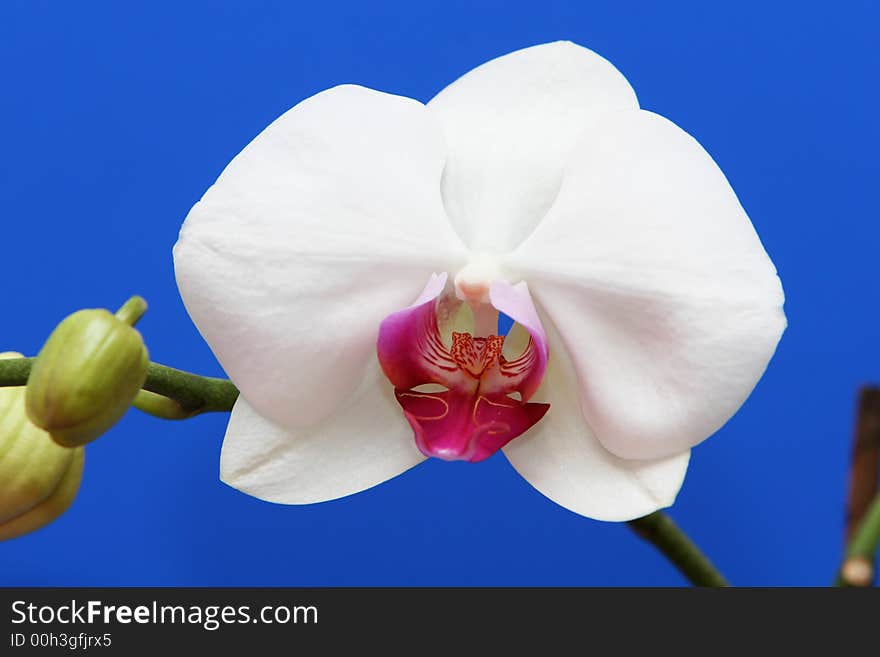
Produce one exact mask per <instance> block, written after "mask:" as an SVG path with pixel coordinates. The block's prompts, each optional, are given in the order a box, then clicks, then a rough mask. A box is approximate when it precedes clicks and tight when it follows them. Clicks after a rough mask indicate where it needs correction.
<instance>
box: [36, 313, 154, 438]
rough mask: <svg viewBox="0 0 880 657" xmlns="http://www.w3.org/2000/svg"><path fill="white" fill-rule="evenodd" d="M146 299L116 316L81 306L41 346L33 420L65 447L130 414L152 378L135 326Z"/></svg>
mask: <svg viewBox="0 0 880 657" xmlns="http://www.w3.org/2000/svg"><path fill="white" fill-rule="evenodd" d="M145 310H146V302H145V301H144V300H143V299H141V298H140V297H132V298H131V299H130V300H129V301H128V302H127V303H126V304H125V305H124V306H123V307H122V308H121V309H120V310H119V312H117V313H116V314H115V315H113V314H112V313H110V312H108V311H106V310H103V309H89V310H80V311H78V312H75V313H73V314H72V315H70V316H69V317H67V318H65V319H64V320H63V321H62V322H61V323H60V324H59V325H58V326H57V327H56V328H55V330H54V331H53V332H52V335H50V336H49V339H48V340H46V344H45V345H43V348H42V349H41V350H40V353H39V355H38V356H37V359H36V361H35V362H34V365H33V368H32V369H31V374H30V378H29V379H28V384H27V394H26V406H27V414H28V417H30V419H31V422H33V423H34V424H36V425H37V426H38V427H40V428H42V429H45V430H46V431H48V432H49V433H50V434H51V436H52V439H53V440H54V441H55V442H57V443H58V444H59V445H63V446H65V447H76V446H79V445H85V444H86V443H88V442H91V441H92V440H94V439H95V438H97V437H98V436H100V435H101V434H103V433H105V432H106V431H107V430H108V429H109V428H110V427H112V426H113V425H114V424H116V422H118V421H119V419H120V418H121V417H122V416H123V415H124V414H125V412H126V411H127V410H128V408H129V407H130V406H131V403H132V401H133V400H134V398H135V396H136V395H137V393H138V391H139V390H140V389H141V386H142V385H143V384H144V381H145V379H146V378H147V365H148V364H149V362H150V361H149V357H148V355H147V348H146V347H145V346H144V341H143V339H142V338H141V334H140V333H138V332H137V331H136V330H135V329H134V328H132V325H133V324H134V323H135V322H136V321H137V320H138V319H140V317H141V315H143V313H144V311H145Z"/></svg>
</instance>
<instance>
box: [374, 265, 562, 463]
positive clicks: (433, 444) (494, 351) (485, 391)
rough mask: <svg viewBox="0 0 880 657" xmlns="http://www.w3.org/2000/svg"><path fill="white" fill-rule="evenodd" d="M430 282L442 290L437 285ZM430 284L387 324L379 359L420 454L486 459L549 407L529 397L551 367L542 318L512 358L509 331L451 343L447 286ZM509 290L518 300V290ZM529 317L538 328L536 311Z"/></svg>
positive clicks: (456, 335) (457, 336)
mask: <svg viewBox="0 0 880 657" xmlns="http://www.w3.org/2000/svg"><path fill="white" fill-rule="evenodd" d="M438 280H439V278H438ZM442 282H444V283H445V277H443V278H442ZM432 284H433V285H434V287H435V288H438V287H439V289H434V290H431V287H432ZM432 284H429V288H428V289H426V292H425V293H424V294H423V295H422V299H420V301H419V302H417V304H416V305H414V306H411V307H410V308H407V309H405V310H402V311H400V312H398V313H394V314H393V315H389V316H388V317H387V318H386V319H385V321H383V323H382V326H381V328H380V331H379V340H378V344H377V347H378V356H379V362H380V363H381V365H382V369H383V371H384V372H385V375H386V376H387V377H388V379H389V380H390V381H391V383H392V384H393V385H394V394H395V398H396V399H397V401H398V403H399V404H400V406H401V408H402V409H403V414H404V416H405V417H406V419H407V420H408V421H409V424H410V426H411V427H412V429H413V433H414V435H415V441H416V445H417V446H418V448H419V449H420V450H421V451H422V453H424V454H425V455H427V456H434V457H438V458H441V459H445V460H464V461H482V460H483V459H485V458H488V457H489V456H491V455H492V454H494V453H495V452H497V451H498V450H499V449H501V448H502V447H504V445H506V444H507V443H509V442H510V441H511V440H513V439H514V438H516V437H517V436H519V435H521V434H522V433H524V432H525V431H527V430H528V429H529V428H530V427H532V426H533V425H534V424H535V423H536V422H538V421H539V420H540V419H541V418H542V417H543V416H544V414H545V413H546V412H547V410H548V409H549V408H550V406H549V404H542V403H531V402H528V399H529V397H530V396H531V395H532V394H533V393H534V391H535V390H536V389H537V387H538V385H539V384H540V381H541V378H542V377H543V374H544V369H545V367H546V362H547V349H546V341H545V340H544V338H543V330H542V329H540V323H539V322H538V327H539V330H535V331H534V332H533V331H532V327H530V326H526V328H529V329H530V334H531V335H532V339H531V340H530V341H529V345H528V347H527V348H526V349H525V351H524V352H523V353H522V354H521V355H519V356H517V357H516V358H513V359H512V360H508V359H506V358H505V357H504V355H503V353H502V349H503V347H504V336H499V335H487V336H480V337H474V336H473V335H472V334H471V333H464V332H455V331H454V332H452V341H451V342H452V344H451V345H450V346H448V347H447V345H446V344H444V342H443V340H442V338H441V334H440V330H439V327H438V320H437V306H438V303H442V302H443V301H442V300H438V297H439V296H440V293H441V292H442V285H440V284H439V283H438V282H437V281H435V280H434V279H432ZM509 289H510V290H513V293H512V294H513V296H512V297H510V298H512V299H515V295H516V294H517V288H514V287H512V286H509ZM429 290H430V291H431V292H432V294H428V292H429ZM526 295H527V291H526ZM530 303H531V301H530V300H529V304H530ZM532 310H533V309H532ZM527 320H529V323H530V324H532V325H534V324H535V323H536V321H537V315H536V314H534V317H532V316H531V315H530V316H529V317H528V318H527ZM530 320H534V321H530ZM524 325H525V324H524ZM427 384H433V385H432V386H427ZM427 387H429V388H430V389H426V388H427Z"/></svg>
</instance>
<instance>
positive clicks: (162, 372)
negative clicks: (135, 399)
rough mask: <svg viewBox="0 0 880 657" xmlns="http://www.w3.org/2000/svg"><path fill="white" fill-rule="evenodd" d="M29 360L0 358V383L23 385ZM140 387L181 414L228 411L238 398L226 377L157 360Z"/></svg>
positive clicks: (28, 371)
mask: <svg viewBox="0 0 880 657" xmlns="http://www.w3.org/2000/svg"><path fill="white" fill-rule="evenodd" d="M33 362H34V359H33V358H8V359H0V387H5V386H24V385H27V380H28V375H29V374H30V371H31V365H32V364H33ZM143 388H144V390H147V391H149V392H153V393H156V394H157V395H161V396H163V397H167V398H168V399H170V400H173V401H174V402H175V403H176V404H178V405H179V407H180V408H181V409H182V411H183V412H184V413H185V417H192V416H193V415H198V414H199V413H228V412H229V411H231V410H232V407H233V405H235V400H236V399H238V388H236V387H235V385H234V384H233V383H232V382H231V381H229V380H227V379H215V378H213V377H208V376H199V375H198V374H192V373H190V372H184V371H183V370H176V369H174V368H173V367H167V366H165V365H160V364H159V363H150V365H149V367H148V369H147V380H146V382H145V383H144V385H143ZM141 399H142V400H143V399H144V397H141ZM148 403H149V402H148ZM152 403H154V404H155V403H156V402H155V401H153V402H152ZM167 408H168V407H166V409H167ZM148 412H149V411H148ZM162 417H167V415H165V416H162Z"/></svg>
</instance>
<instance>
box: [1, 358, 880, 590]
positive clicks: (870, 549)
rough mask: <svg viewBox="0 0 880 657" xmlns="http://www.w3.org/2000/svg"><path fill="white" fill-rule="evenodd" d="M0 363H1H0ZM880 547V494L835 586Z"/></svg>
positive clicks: (863, 569)
mask: <svg viewBox="0 0 880 657" xmlns="http://www.w3.org/2000/svg"><path fill="white" fill-rule="evenodd" d="M0 362H2V361H0ZM878 546H880V494H878V495H876V496H875V497H874V501H873V502H871V506H869V507H868V510H867V511H866V512H865V515H864V517H863V518H862V521H861V522H860V523H859V526H858V528H857V529H856V531H855V533H854V534H853V537H852V540H851V541H850V542H849V545H848V546H847V548H846V558H845V559H844V561H843V565H842V566H841V568H840V573H839V574H838V576H837V581H836V582H835V584H836V585H837V586H870V585H871V583H872V582H873V581H874V560H875V559H876V555H877V547H878Z"/></svg>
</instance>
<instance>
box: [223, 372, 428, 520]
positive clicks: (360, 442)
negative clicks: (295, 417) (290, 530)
mask: <svg viewBox="0 0 880 657" xmlns="http://www.w3.org/2000/svg"><path fill="white" fill-rule="evenodd" d="M424 458H425V457H424V456H423V455H422V454H421V453H420V452H419V450H418V449H417V448H416V446H415V445H414V444H413V439H412V430H411V429H410V427H409V425H408V424H407V423H406V421H405V420H404V419H403V417H401V414H400V407H399V406H398V405H397V403H396V402H395V401H394V394H393V391H392V389H391V386H389V385H388V382H387V381H386V380H385V377H384V376H383V375H382V373H381V372H380V371H379V367H378V365H376V364H372V365H370V367H369V370H368V372H367V375H366V377H365V378H364V380H363V381H362V382H361V385H360V387H359V388H358V389H357V390H356V391H355V393H354V394H353V395H352V397H351V398H350V399H349V400H348V401H347V403H346V404H345V405H344V406H343V407H342V408H340V410H339V412H338V413H334V414H333V415H332V416H331V417H329V418H328V419H326V420H325V421H323V422H322V423H320V424H318V425H316V426H314V427H310V428H307V429H285V428H283V427H281V426H279V425H277V424H275V423H274V422H272V421H271V420H268V419H266V418H265V417H263V416H262V415H260V414H259V413H258V412H257V411H256V410H255V409H254V407H253V406H251V404H249V403H248V402H247V401H246V400H245V399H244V398H243V397H239V399H238V401H237V402H236V403H235V408H234V409H233V410H232V417H231V418H230V420H229V426H228V427H227V430H226V439H225V440H224V441H223V451H222V453H221V456H220V478H221V479H222V480H223V481H224V482H226V483H227V484H229V485H230V486H232V487H233V488H237V489H239V490H241V491H242V492H244V493H247V494H249V495H253V496H254V497H258V498H260V499H263V500H267V501H269V502H277V503H280V504H311V503H313V502H323V501H325V500H331V499H335V498H338V497H344V496H346V495H351V494H353V493H357V492H359V491H362V490H365V489H367V488H371V487H372V486H375V485H377V484H380V483H382V482H383V481H386V480H388V479H391V478H392V477H395V476H397V475H399V474H400V473H402V472H404V471H405V470H408V469H409V468H411V467H413V466H414V465H417V464H418V463H421V462H422V461H423V460H424Z"/></svg>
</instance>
